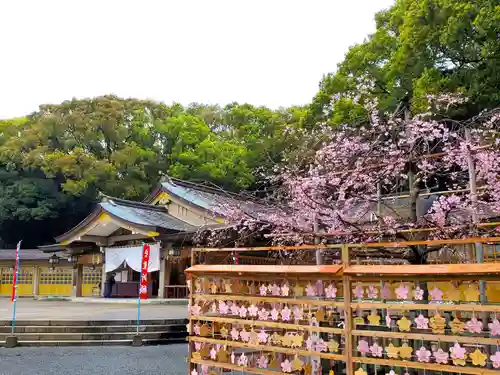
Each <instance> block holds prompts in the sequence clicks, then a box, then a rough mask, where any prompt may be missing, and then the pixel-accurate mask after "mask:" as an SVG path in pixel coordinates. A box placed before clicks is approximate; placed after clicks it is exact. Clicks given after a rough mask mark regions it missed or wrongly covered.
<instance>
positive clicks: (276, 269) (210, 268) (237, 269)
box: [185, 264, 343, 277]
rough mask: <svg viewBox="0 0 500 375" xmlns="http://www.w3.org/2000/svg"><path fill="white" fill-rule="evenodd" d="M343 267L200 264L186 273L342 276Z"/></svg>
mask: <svg viewBox="0 0 500 375" xmlns="http://www.w3.org/2000/svg"><path fill="white" fill-rule="evenodd" d="M342 268H343V267H342V266H341V265H339V264H333V265H329V266H274V265H261V264H257V265H246V264H242V265H233V264H229V265H224V264H214V265H212V264H198V265H196V266H193V267H190V268H188V269H187V270H186V271H185V272H186V273H195V274H204V275H206V274H207V273H234V274H238V275H242V274H249V275H255V274H269V275H273V276H274V277H275V276H276V275H277V274H279V275H282V274H293V275H301V274H307V275H308V276H311V275H319V274H321V275H323V274H326V275H331V276H333V275H336V276H341V274H342Z"/></svg>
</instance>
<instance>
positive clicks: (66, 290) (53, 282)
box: [38, 267, 73, 296]
mask: <svg viewBox="0 0 500 375" xmlns="http://www.w3.org/2000/svg"><path fill="white" fill-rule="evenodd" d="M38 280H39V287H38V294H39V295H42V296H70V295H71V293H72V290H73V269H72V268H71V267H58V268H56V269H54V270H53V269H51V268H49V267H40V269H39V277H38Z"/></svg>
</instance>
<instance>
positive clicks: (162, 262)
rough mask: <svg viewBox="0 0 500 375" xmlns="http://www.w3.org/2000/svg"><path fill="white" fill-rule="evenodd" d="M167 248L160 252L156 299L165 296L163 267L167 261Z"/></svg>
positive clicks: (164, 269)
mask: <svg viewBox="0 0 500 375" xmlns="http://www.w3.org/2000/svg"><path fill="white" fill-rule="evenodd" d="M167 252H168V248H167V249H162V250H160V275H159V277H158V298H166V296H165V279H166V278H167V275H166V272H167V269H166V267H165V265H166V263H167V260H168V255H167Z"/></svg>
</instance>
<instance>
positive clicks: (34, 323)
mask: <svg viewBox="0 0 500 375" xmlns="http://www.w3.org/2000/svg"><path fill="white" fill-rule="evenodd" d="M11 324H12V321H10V320H0V326H7V327H10V326H11ZM136 324H137V320H16V327H24V326H116V325H124V326H126V325H134V326H135V325H136ZM140 324H141V325H144V326H146V325H171V324H187V319H148V320H141V321H140Z"/></svg>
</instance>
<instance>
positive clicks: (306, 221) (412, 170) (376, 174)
mask: <svg viewBox="0 0 500 375" xmlns="http://www.w3.org/2000/svg"><path fill="white" fill-rule="evenodd" d="M367 85H369V83H368V84H367ZM361 90H363V88H361ZM428 99H429V108H428V109H429V110H428V112H426V113H422V114H415V115H413V116H411V115H410V114H409V112H408V110H407V109H405V108H404V107H402V108H401V109H400V110H399V111H397V112H396V113H394V114H380V113H378V111H377V103H372V102H369V103H365V106H366V107H367V109H368V110H369V111H370V113H371V116H370V119H369V121H367V122H364V123H362V124H352V125H351V124H346V125H343V126H341V127H339V128H330V127H326V126H324V127H319V128H318V129H320V130H319V131H318V132H317V133H314V134H310V138H311V139H313V138H314V139H315V140H316V143H314V142H312V141H310V140H309V141H307V142H304V144H306V145H307V146H308V147H313V150H314V152H313V156H312V157H311V158H310V159H307V158H306V155H308V154H311V152H310V151H311V150H310V149H309V150H308V153H306V152H304V153H302V156H303V159H307V162H306V161H305V160H297V159H294V160H290V161H289V162H288V163H287V164H286V165H283V166H281V167H279V168H278V167H277V168H276V170H274V171H272V173H271V176H269V178H270V180H271V181H272V182H273V183H274V186H275V187H276V188H275V189H274V190H273V193H272V194H270V195H268V197H267V199H266V200H265V203H264V202H263V201H261V202H260V203H259V204H258V205H254V206H251V207H250V208H253V209H249V204H248V202H247V201H245V202H244V203H242V202H241V201H240V202H236V201H235V202H234V203H230V204H228V203H227V202H225V203H224V204H223V205H221V207H220V211H221V213H223V214H224V215H225V217H226V220H227V221H228V222H231V223H233V224H234V227H233V230H235V231H236V232H238V233H240V234H241V237H240V238H244V237H245V236H247V235H248V233H250V232H253V233H257V232H259V233H260V234H261V235H262V233H265V235H266V236H267V237H266V238H269V237H271V238H273V239H274V240H275V241H276V242H280V241H281V242H287V243H303V242H307V241H309V242H311V241H312V238H314V237H317V236H318V232H321V237H322V239H323V240H324V241H334V242H339V243H340V242H342V243H353V242H354V243H356V242H374V241H378V240H381V239H384V240H390V239H396V240H411V239H435V238H444V239H445V238H452V237H453V238H460V237H466V236H471V235H474V236H478V235H486V234H487V231H488V230H495V227H488V226H484V225H483V224H481V223H484V222H485V221H487V220H488V219H490V218H492V217H495V216H500V179H499V177H500V163H498V160H500V142H499V141H500V138H499V137H498V132H499V129H500V109H495V110H492V111H489V112H485V113H481V114H480V115H478V116H476V117H474V118H472V119H469V120H465V121H456V120H449V119H447V118H446V110H447V109H449V108H451V107H453V106H454V105H455V104H457V103H462V102H463V101H465V100H466V99H465V98H462V97H460V96H459V95H452V94H446V95H440V96H429V98H428ZM311 145H313V146H311ZM294 155H301V153H300V152H296V153H294ZM471 162H472V168H474V169H473V174H474V177H475V179H476V180H477V187H478V189H477V192H476V191H471V188H470V175H469V172H470V171H472V169H471ZM473 190H474V189H473ZM401 192H405V193H406V194H407V197H405V198H403V199H401V197H400V195H401ZM436 192H439V194H436ZM422 202H427V205H428V206H429V207H426V209H424V210H422V209H420V207H419V205H421V203H422ZM424 206H425V204H424ZM235 228H236V229H235ZM408 229H419V231H418V233H419V234H412V233H411V231H408ZM422 233H423V234H422ZM226 239H227V237H226ZM437 250H440V248H434V247H432V248H426V247H411V248H410V249H403V250H383V249H376V251H377V252H384V251H386V252H391V255H393V256H399V257H403V258H406V259H407V260H408V261H410V263H414V264H421V263H426V261H427V257H428V254H429V253H430V252H432V251H437Z"/></svg>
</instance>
